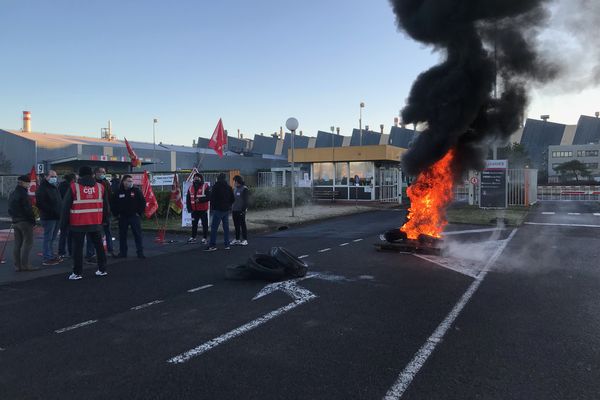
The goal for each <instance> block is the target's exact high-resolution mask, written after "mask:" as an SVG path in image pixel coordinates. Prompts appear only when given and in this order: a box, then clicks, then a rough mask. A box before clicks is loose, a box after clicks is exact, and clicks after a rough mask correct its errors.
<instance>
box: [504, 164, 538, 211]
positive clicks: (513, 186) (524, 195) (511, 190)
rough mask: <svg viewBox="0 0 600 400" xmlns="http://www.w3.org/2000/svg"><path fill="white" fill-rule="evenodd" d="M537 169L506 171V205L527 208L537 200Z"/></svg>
mask: <svg viewBox="0 0 600 400" xmlns="http://www.w3.org/2000/svg"><path fill="white" fill-rule="evenodd" d="M537 172H538V171H537V169H509V170H508V176H507V179H508V205H509V206H529V205H531V204H535V203H536V202H537V200H538V195H537V191H538V186H537Z"/></svg>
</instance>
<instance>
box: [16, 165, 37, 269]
mask: <svg viewBox="0 0 600 400" xmlns="http://www.w3.org/2000/svg"><path fill="white" fill-rule="evenodd" d="M30 183H31V180H30V179H29V176H27V175H21V176H19V177H18V178H17V187H16V188H15V190H14V191H13V192H12V193H11V194H10V197H9V199H8V215H10V216H11V218H12V224H13V228H14V230H15V247H14V249H13V259H14V262H15V270H16V271H34V270H37V269H39V268H38V267H32V266H31V265H30V264H29V253H30V252H31V247H32V246H33V227H34V226H35V215H34V213H33V207H31V202H30V200H29V190H28V189H29V185H30Z"/></svg>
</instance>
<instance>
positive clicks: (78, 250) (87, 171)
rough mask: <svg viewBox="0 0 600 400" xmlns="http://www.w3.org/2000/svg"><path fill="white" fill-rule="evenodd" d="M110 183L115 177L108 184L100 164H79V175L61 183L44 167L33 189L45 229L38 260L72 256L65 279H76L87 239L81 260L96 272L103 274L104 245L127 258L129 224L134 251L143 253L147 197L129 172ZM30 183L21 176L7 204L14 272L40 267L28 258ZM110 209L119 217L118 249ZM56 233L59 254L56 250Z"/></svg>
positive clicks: (47, 262) (32, 223)
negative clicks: (117, 250) (69, 268)
mask: <svg viewBox="0 0 600 400" xmlns="http://www.w3.org/2000/svg"><path fill="white" fill-rule="evenodd" d="M115 183H116V182H115V180H113V182H112V184H111V183H109V182H108V180H107V178H106V170H105V169H104V168H96V169H95V170H92V169H91V168H90V167H88V166H83V167H81V168H80V169H79V176H76V175H75V174H68V175H65V176H64V181H63V182H61V183H60V184H59V183H58V176H57V174H56V171H52V170H51V171H48V173H47V174H46V175H45V176H44V177H43V179H42V180H41V182H40V185H39V187H38V188H37V190H36V192H35V199H36V201H35V203H36V207H37V208H38V210H39V219H40V225H41V226H42V228H43V231H44V238H43V245H42V248H43V250H42V265H44V266H50V265H56V264H59V263H60V262H62V261H63V260H64V259H65V258H68V257H70V256H72V259H73V273H72V274H71V275H70V276H69V279H71V280H78V279H81V278H82V275H81V274H82V271H83V259H84V255H83V252H84V243H86V242H87V246H86V260H87V261H88V262H94V263H96V264H97V266H98V270H97V271H96V275H98V276H105V275H107V272H106V263H107V258H106V252H105V248H104V244H105V243H106V250H107V251H108V252H109V253H110V254H111V255H113V256H114V257H121V258H124V257H127V252H128V246H127V232H128V230H129V227H131V231H132V232H133V237H134V239H135V244H136V250H137V256H138V257H139V258H145V256H144V248H143V241H142V228H141V219H140V217H141V215H142V214H143V213H144V210H145V208H146V200H145V199H144V196H143V194H142V191H141V190H140V189H139V188H137V187H134V186H133V178H132V177H131V175H124V176H123V177H122V178H121V179H120V180H119V181H118V186H117V185H115ZM30 185H31V181H30V178H29V176H28V175H23V176H20V177H19V178H18V179H17V187H16V188H15V190H14V191H13V193H11V195H10V198H9V204H8V212H9V215H10V216H11V218H12V224H13V225H12V226H13V228H14V232H15V246H14V249H13V258H14V263H15V270H17V271H32V270H37V269H39V267H37V266H33V265H31V263H30V262H29V255H30V252H31V248H32V246H33V228H34V227H35V225H36V223H37V220H36V215H35V213H34V210H33V207H32V204H31V201H30V199H29V187H30ZM111 214H112V215H113V216H115V217H116V218H118V221H119V254H115V253H114V251H113V243H112V234H111V230H110V220H111V218H110V216H111ZM59 233H60V235H59ZM57 236H58V237H59V243H58V254H55V253H54V242H55V241H56V238H57Z"/></svg>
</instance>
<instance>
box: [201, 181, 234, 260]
mask: <svg viewBox="0 0 600 400" xmlns="http://www.w3.org/2000/svg"><path fill="white" fill-rule="evenodd" d="M234 200H235V199H234V197H233V189H231V186H229V183H227V180H226V178H225V174H224V173H222V172H221V173H220V174H219V176H218V177H217V182H216V183H215V185H214V186H213V188H212V189H211V191H210V210H211V213H212V221H211V224H210V243H209V244H208V247H207V248H206V249H205V251H215V250H217V231H218V230H219V225H220V224H221V222H222V223H223V236H224V237H223V242H224V244H225V250H229V249H230V248H231V247H229V212H230V211H231V205H232V204H233V202H234Z"/></svg>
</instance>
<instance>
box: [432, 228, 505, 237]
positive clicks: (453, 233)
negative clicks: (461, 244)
mask: <svg viewBox="0 0 600 400" xmlns="http://www.w3.org/2000/svg"><path fill="white" fill-rule="evenodd" d="M501 230H502V228H485V229H468V230H465V231H450V232H444V233H443V235H444V236H450V235H462V234H464V233H481V232H495V231H501Z"/></svg>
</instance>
